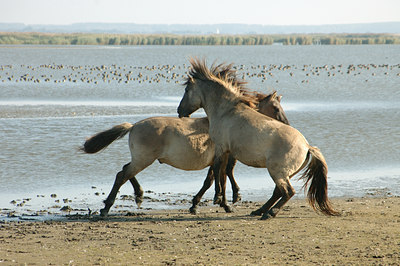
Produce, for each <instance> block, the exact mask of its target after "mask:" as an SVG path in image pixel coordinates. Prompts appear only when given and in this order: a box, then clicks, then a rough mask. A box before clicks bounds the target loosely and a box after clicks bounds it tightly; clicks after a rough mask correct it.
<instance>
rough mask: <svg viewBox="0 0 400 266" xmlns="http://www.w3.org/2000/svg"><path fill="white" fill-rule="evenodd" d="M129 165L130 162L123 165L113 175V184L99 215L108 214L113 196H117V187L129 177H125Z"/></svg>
mask: <svg viewBox="0 0 400 266" xmlns="http://www.w3.org/2000/svg"><path fill="white" fill-rule="evenodd" d="M129 165H130V163H128V164H126V165H124V167H123V168H122V171H120V172H118V174H117V176H116V177H115V181H114V185H113V187H112V189H111V192H110V194H109V195H108V197H107V199H106V200H105V201H104V204H105V206H104V208H103V209H101V210H100V215H101V216H106V215H107V214H108V211H109V210H110V208H111V206H112V205H113V204H114V202H115V197H116V196H117V193H118V191H119V189H120V188H121V186H122V185H123V184H125V182H126V181H128V180H129V179H130V178H129V177H127V169H128V167H129Z"/></svg>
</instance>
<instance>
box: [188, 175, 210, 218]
mask: <svg viewBox="0 0 400 266" xmlns="http://www.w3.org/2000/svg"><path fill="white" fill-rule="evenodd" d="M213 182H214V173H213V170H212V167H210V169H208V173H207V177H206V179H205V180H204V183H203V186H202V187H201V189H200V191H199V192H197V194H196V196H194V197H193V200H192V207H190V209H189V211H190V213H192V214H196V213H197V205H198V204H199V202H200V200H201V198H202V197H203V195H204V193H205V192H206V191H207V190H208V189H209V188H210V187H211V185H212V183H213Z"/></svg>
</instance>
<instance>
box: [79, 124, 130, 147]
mask: <svg viewBox="0 0 400 266" xmlns="http://www.w3.org/2000/svg"><path fill="white" fill-rule="evenodd" d="M132 127H133V125H132V124H131V123H123V124H121V125H117V126H114V127H112V128H111V129H108V130H106V131H103V132H100V133H97V134H96V135H94V136H92V137H90V138H89V139H87V140H86V141H85V143H84V144H83V146H82V147H80V150H81V151H83V152H86V153H96V152H98V151H100V150H102V149H104V148H106V147H107V146H108V145H110V144H111V143H112V142H113V141H114V140H117V139H120V138H122V137H124V136H125V135H126V134H127V133H128V132H129V131H130V130H131V128H132Z"/></svg>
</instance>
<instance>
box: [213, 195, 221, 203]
mask: <svg viewBox="0 0 400 266" xmlns="http://www.w3.org/2000/svg"><path fill="white" fill-rule="evenodd" d="M221 203H222V195H216V196H215V197H214V204H221Z"/></svg>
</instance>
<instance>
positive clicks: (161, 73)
mask: <svg viewBox="0 0 400 266" xmlns="http://www.w3.org/2000/svg"><path fill="white" fill-rule="evenodd" d="M234 68H235V69H236V70H239V71H241V73H243V74H242V76H241V78H242V79H243V80H246V79H253V78H257V79H261V82H266V81H273V82H276V83H278V82H279V79H278V78H277V76H278V75H280V74H281V73H287V76H288V77H295V76H296V75H297V76H299V75H301V78H300V79H301V83H309V82H310V80H311V77H313V76H316V77H317V76H325V77H332V78H333V77H335V76H339V75H351V76H358V75H361V74H364V76H363V77H365V74H366V77H370V78H373V77H375V76H381V75H385V76H389V75H396V76H400V64H397V65H388V64H380V65H379V64H359V65H353V64H351V65H343V64H339V65H323V66H314V65H301V66H296V65H276V64H269V65H254V66H245V65H237V66H235V67H234ZM188 71H189V67H188V66H187V65H186V64H182V65H153V66H127V65H121V66H119V65H116V64H113V65H109V66H106V65H100V66H95V65H85V66H69V65H63V64H45V65H38V66H32V65H18V66H14V65H0V82H1V83H4V82H33V83H41V82H44V83H65V82H71V83H86V84H94V85H97V84H101V83H111V82H118V83H125V84H128V83H134V82H137V83H160V82H166V83H180V82H181V81H182V80H183V79H184V78H185V77H186V76H187V73H188ZM52 73H53V74H52ZM365 81H366V82H367V81H368V79H365Z"/></svg>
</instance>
